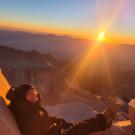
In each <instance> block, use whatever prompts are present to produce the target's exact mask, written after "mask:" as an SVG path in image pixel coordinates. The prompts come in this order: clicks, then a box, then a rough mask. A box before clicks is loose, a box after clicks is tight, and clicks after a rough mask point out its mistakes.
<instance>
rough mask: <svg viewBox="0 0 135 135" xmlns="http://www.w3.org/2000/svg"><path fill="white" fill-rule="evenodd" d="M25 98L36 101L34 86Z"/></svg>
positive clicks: (36, 94)
mask: <svg viewBox="0 0 135 135" xmlns="http://www.w3.org/2000/svg"><path fill="white" fill-rule="evenodd" d="M25 98H26V100H27V101H29V102H32V103H36V102H37V101H38V92H37V91H36V89H34V88H33V89H30V90H29V92H28V93H27V95H26V97H25Z"/></svg>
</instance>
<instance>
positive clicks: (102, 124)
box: [63, 114, 107, 135]
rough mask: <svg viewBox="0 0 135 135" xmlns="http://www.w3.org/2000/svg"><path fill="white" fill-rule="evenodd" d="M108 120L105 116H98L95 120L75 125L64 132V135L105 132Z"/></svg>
mask: <svg viewBox="0 0 135 135" xmlns="http://www.w3.org/2000/svg"><path fill="white" fill-rule="evenodd" d="M106 128H107V127H106V119H105V117H104V115H102V114H98V115H96V117H95V118H90V119H87V120H84V121H82V122H79V123H76V124H74V125H73V126H72V127H70V128H69V129H67V130H65V131H64V133H63V134H64V135H74V134H76V135H88V134H90V133H93V132H98V131H102V130H105V129H106Z"/></svg>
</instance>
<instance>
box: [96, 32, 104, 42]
mask: <svg viewBox="0 0 135 135" xmlns="http://www.w3.org/2000/svg"><path fill="white" fill-rule="evenodd" d="M104 38H105V33H104V32H100V33H99V34H98V38H97V40H98V41H103V40H104Z"/></svg>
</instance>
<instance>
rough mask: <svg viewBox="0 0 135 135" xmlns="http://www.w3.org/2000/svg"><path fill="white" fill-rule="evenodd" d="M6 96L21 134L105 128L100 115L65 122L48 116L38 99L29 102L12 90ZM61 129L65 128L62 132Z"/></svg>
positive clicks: (80, 134) (80, 133) (72, 134)
mask: <svg viewBox="0 0 135 135" xmlns="http://www.w3.org/2000/svg"><path fill="white" fill-rule="evenodd" d="M7 98H8V99H9V100H11V103H10V105H9V106H8V107H9V109H10V110H11V112H12V113H13V115H14V116H15V119H16V121H17V124H18V127H19V129H20V131H21V133H22V135H62V134H63V135H85V134H88V133H91V132H96V131H100V130H105V129H106V120H105V118H104V117H103V116H101V115H97V117H96V118H92V119H87V120H85V121H83V122H80V123H78V124H73V123H67V122H66V121H65V120H63V119H58V118H56V117H50V116H49V114H48V112H47V111H46V110H45V108H43V107H42V106H41V104H40V100H39V102H37V103H35V104H33V103H30V102H28V101H26V100H23V99H20V98H18V97H17V96H16V95H15V93H14V91H12V90H10V91H9V92H8V93H7ZM62 129H66V130H63V133H62V132H61V131H62Z"/></svg>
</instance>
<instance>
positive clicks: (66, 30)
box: [0, 0, 135, 44]
mask: <svg viewBox="0 0 135 135" xmlns="http://www.w3.org/2000/svg"><path fill="white" fill-rule="evenodd" d="M0 29H9V30H23V31H30V32H36V33H54V34H60V35H70V36H74V37H79V38H86V39H90V40H93V39H96V37H97V35H98V33H100V32H102V31H103V32H104V33H105V37H106V40H107V41H108V42H112V43H113V42H114V43H129V44H135V0H0Z"/></svg>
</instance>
